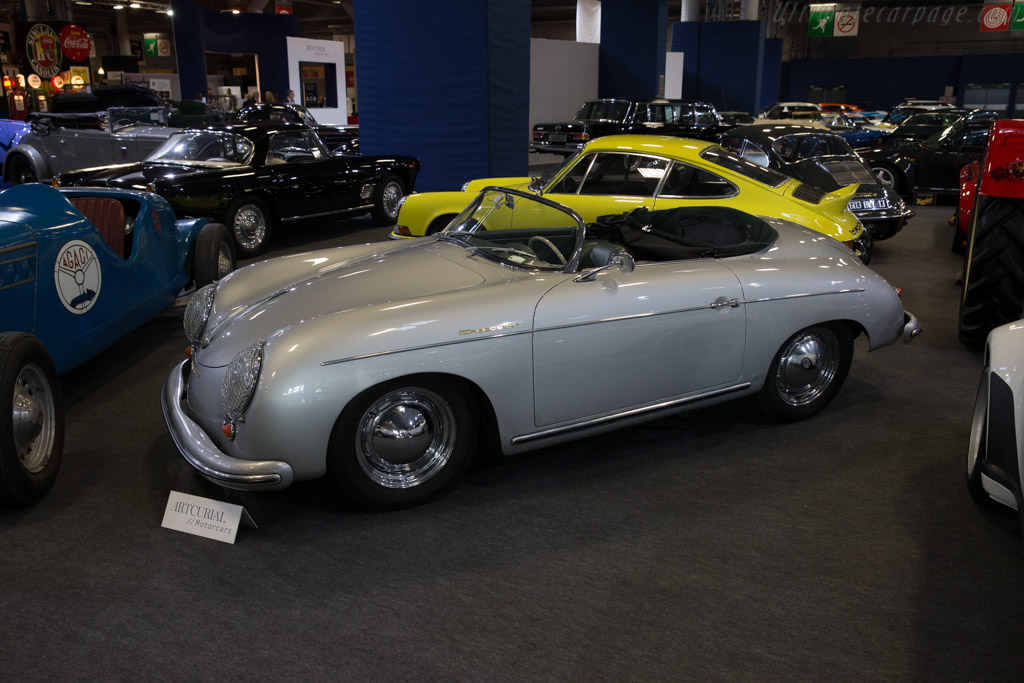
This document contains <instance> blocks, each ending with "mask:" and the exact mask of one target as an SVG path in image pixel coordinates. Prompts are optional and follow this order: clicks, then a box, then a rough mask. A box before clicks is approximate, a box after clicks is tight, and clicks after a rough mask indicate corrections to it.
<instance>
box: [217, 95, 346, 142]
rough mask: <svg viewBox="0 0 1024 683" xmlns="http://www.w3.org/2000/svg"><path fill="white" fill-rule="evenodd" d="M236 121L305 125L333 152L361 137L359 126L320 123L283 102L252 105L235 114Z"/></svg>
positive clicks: (301, 109) (306, 110) (307, 112)
mask: <svg viewBox="0 0 1024 683" xmlns="http://www.w3.org/2000/svg"><path fill="white" fill-rule="evenodd" d="M235 120H236V121H288V122H290V123H304V124H306V125H307V126H309V127H310V128H312V129H313V130H315V131H316V134H317V135H319V136H320V140H322V141H323V143H324V145H325V146H326V147H327V149H328V150H329V151H331V152H333V151H334V150H335V149H336V148H337V147H339V146H341V145H344V144H346V143H349V142H351V141H352V140H355V139H356V138H358V137H359V126H348V125H346V126H334V125H330V124H326V123H319V122H318V121H317V120H316V119H315V118H313V115H312V114H310V113H309V110H308V109H306V108H305V107H303V106H301V105H298V104H291V103H288V102H282V103H279V104H267V103H261V104H251V105H249V106H248V107H243V108H242V109H240V110H239V111H238V113H237V114H235Z"/></svg>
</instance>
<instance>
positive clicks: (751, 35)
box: [699, 21, 765, 112]
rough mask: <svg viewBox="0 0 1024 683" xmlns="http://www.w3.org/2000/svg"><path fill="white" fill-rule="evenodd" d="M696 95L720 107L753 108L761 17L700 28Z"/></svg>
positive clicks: (756, 94)
mask: <svg viewBox="0 0 1024 683" xmlns="http://www.w3.org/2000/svg"><path fill="white" fill-rule="evenodd" d="M700 31H701V34H700V85H699V92H700V99H701V100H704V101H705V102H711V103H712V104H714V105H715V107H716V108H718V109H722V110H737V111H749V112H756V111H757V110H758V109H759V107H758V102H759V101H760V99H761V71H762V68H763V64H764V62H763V59H764V40H765V38H764V35H765V24H764V22H763V21H718V22H708V23H703V24H701V28H700Z"/></svg>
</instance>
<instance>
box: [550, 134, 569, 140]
mask: <svg viewBox="0 0 1024 683" xmlns="http://www.w3.org/2000/svg"><path fill="white" fill-rule="evenodd" d="M548 142H565V136H564V135H560V134H558V133H552V134H551V135H549V136H548Z"/></svg>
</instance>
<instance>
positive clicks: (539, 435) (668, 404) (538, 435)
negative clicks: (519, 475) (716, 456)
mask: <svg viewBox="0 0 1024 683" xmlns="http://www.w3.org/2000/svg"><path fill="white" fill-rule="evenodd" d="M749 387H750V382H743V383H741V384H734V385H733V386H731V387H724V388H722V389H714V390H713V391H706V392H704V393H702V394H697V395H695V396H688V397H686V398H677V399H674V400H671V401H662V402H661V403H655V404H654V405H650V406H644V407H643V408H631V409H629V410H624V411H622V412H618V413H613V414H611V415H605V416H603V417H596V418H593V419H590V420H583V421H582V422H575V423H573V424H568V425H563V426H561V427H552V428H550V429H542V430H541V431H539V432H533V433H532V434H520V435H519V436H513V437H512V441H511V443H512V445H513V446H515V445H518V444H521V443H528V442H530V441H536V440H537V439H546V438H548V437H552V436H558V435H559V434H566V433H568V432H576V431H580V430H582V429H590V428H591V427H598V426H600V425H603V424H607V423H609V422H615V421H618V420H624V419H626V418H630V417H636V416H637V415H644V414H646V413H654V412H657V411H660V410H667V409H669V408H676V407H678V406H681V405H686V404H687V403H694V402H696V401H702V400H704V399H706V398H714V397H715V396H723V395H725V394H731V393H734V392H737V391H742V390H743V389H747V388H749Z"/></svg>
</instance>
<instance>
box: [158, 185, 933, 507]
mask: <svg viewBox="0 0 1024 683" xmlns="http://www.w3.org/2000/svg"><path fill="white" fill-rule="evenodd" d="M919 329H920V328H919V326H918V323H917V320H916V319H915V318H914V317H913V316H912V315H910V314H908V313H906V312H904V310H903V307H902V304H901V302H900V298H899V296H898V292H897V291H896V290H895V289H894V288H893V287H892V286H890V285H889V284H888V283H887V282H886V281H885V280H884V279H883V278H882V277H881V276H879V275H878V274H876V273H875V272H873V271H872V270H869V269H868V268H866V267H865V266H863V265H862V264H861V263H860V261H859V260H858V259H857V258H856V257H855V256H854V255H853V253H852V252H851V251H850V250H849V249H848V248H847V247H845V246H843V245H842V244H840V243H839V242H837V241H835V240H834V239H832V238H831V237H827V236H825V235H823V234H821V233H817V232H812V231H810V230H807V229H805V228H802V227H800V226H797V225H794V224H791V223H787V222H785V221H782V220H775V219H762V218H755V217H753V216H750V215H748V214H745V213H742V212H739V211H735V210H732V209H723V208H703V207H696V208H686V209H675V210H673V211H670V212H661V213H660V214H659V212H652V213H646V214H645V213H642V214H640V215H624V216H622V217H618V219H616V220H609V221H606V222H604V223H598V224H595V225H592V226H587V225H585V224H584V223H583V221H582V220H581V219H580V217H579V216H578V215H577V214H575V213H574V212H573V211H572V210H571V209H568V208H566V207H564V206H561V205H559V204H556V203H554V202H550V201H548V200H546V199H544V198H542V197H537V196H535V195H532V194H524V193H522V192H518V191H515V190H510V189H497V188H487V189H485V190H483V191H482V192H481V193H480V194H479V195H478V196H477V197H476V199H475V200H474V201H473V202H472V203H471V204H470V205H469V206H468V207H467V208H466V209H465V210H464V211H463V212H462V213H461V214H460V215H459V216H457V217H456V218H455V219H454V220H453V221H452V222H451V224H450V225H449V226H448V227H447V228H446V229H445V230H444V231H442V232H440V233H438V234H436V235H432V236H430V237H424V238H420V239H417V240H411V241H407V242H398V243H395V242H391V243H377V244H367V245H363V246H355V247H340V248H334V249H326V250H322V251H314V252H308V253H304V254H297V255H294V256H285V257H281V258H276V259H272V260H269V261H265V262H263V263H258V264H255V265H251V266H249V267H247V268H243V269H241V270H239V271H235V272H234V273H232V274H231V275H228V276H227V277H225V278H223V279H222V280H220V282H219V283H217V284H215V285H211V286H208V287H205V288H203V289H201V290H199V291H198V292H197V293H196V294H195V296H194V297H193V300H192V302H191V303H190V304H189V306H188V308H187V310H186V313H185V331H186V334H187V336H188V339H189V342H190V344H191V347H190V353H189V356H188V358H187V359H186V360H185V361H183V362H182V363H181V364H180V365H179V366H177V367H175V368H174V370H173V371H172V372H171V374H170V376H169V377H168V380H167V382H166V384H165V386H164V390H163V395H162V399H163V410H164V416H165V418H166V422H167V425H168V427H169V429H170V432H171V434H172V436H173V438H174V441H175V443H176V444H177V446H178V449H179V450H180V451H181V452H182V454H183V455H184V456H185V458H186V460H187V461H188V462H189V463H191V464H192V465H193V466H194V467H195V468H196V469H197V470H199V472H200V473H201V474H202V475H204V476H205V477H207V478H208V479H210V480H212V481H214V482H216V483H218V484H220V485H222V486H225V487H229V488H237V489H280V488H284V487H286V486H288V485H290V484H291V483H292V482H293V481H298V480H303V479H312V478H315V477H320V476H323V475H325V474H326V475H328V476H329V477H331V478H332V479H333V480H334V481H335V482H336V483H337V485H338V486H339V487H340V488H341V489H342V491H343V493H344V494H345V495H346V496H347V497H348V498H349V499H351V500H353V501H354V502H357V503H359V504H362V505H367V506H371V507H378V508H387V507H399V506H404V505H410V504H414V503H419V502H421V501H423V500H426V499H427V498H429V497H431V496H433V495H434V494H436V493H438V492H439V491H441V490H443V489H444V488H446V487H447V486H449V485H450V484H452V483H453V482H454V481H455V480H456V479H457V478H458V477H459V475H460V474H461V473H462V472H463V470H464V469H465V467H466V465H467V464H468V463H469V461H470V459H471V458H472V456H473V454H474V450H475V446H476V443H477V441H478V440H479V439H480V438H481V437H489V438H493V439H494V440H496V441H497V442H498V443H500V445H501V449H502V450H503V451H504V452H505V453H507V454H511V453H517V452H520V451H525V450H529V449H534V448H539V447H542V446H550V445H552V444H556V443H560V442H563V441H567V440H570V439H576V438H579V437H582V436H585V435H591V434H595V433H598V432H601V431H607V430H610V429H613V428H616V427H620V426H623V425H627V424H632V423H636V422H639V421H642V420H649V419H653V418H656V417H659V416H662V415H665V414H667V413H669V412H672V411H680V410H685V409H688V408H695V407H699V406H707V405H710V404H712V403H717V402H720V401H725V400H729V399H735V398H739V397H743V396H749V397H750V398H751V400H752V401H754V402H756V403H757V404H758V405H759V406H760V408H761V409H762V410H763V411H764V412H765V413H767V414H768V415H769V416H771V417H774V418H776V419H781V420H792V419H799V418H803V417H807V416H810V415H812V414H814V413H815V412H817V411H818V410H820V409H821V408H822V407H824V406H825V405H826V404H827V403H828V402H829V401H830V400H831V399H832V397H833V396H834V395H835V393H836V392H837V391H838V390H839V387H840V386H841V385H842V383H843V380H844V379H845V377H846V374H847V372H848V370H849V367H850V362H851V358H852V353H853V339H854V337H856V336H858V335H860V334H865V335H866V337H867V339H868V342H869V344H870V348H871V349H877V348H879V347H882V346H885V345H887V344H891V343H893V342H895V341H896V340H899V339H901V338H902V339H903V340H904V341H909V340H910V339H911V338H912V337H913V336H915V335H916V334H917V332H918V331H919Z"/></svg>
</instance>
